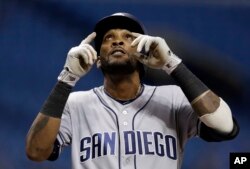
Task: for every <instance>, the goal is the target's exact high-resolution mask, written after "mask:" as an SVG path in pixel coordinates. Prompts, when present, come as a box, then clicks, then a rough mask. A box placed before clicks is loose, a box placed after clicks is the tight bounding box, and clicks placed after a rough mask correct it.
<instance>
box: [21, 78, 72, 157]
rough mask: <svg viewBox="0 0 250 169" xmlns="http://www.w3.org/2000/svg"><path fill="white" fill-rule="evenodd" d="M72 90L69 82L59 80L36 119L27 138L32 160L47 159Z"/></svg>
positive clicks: (29, 154) (28, 152) (28, 154)
mask: <svg viewBox="0 0 250 169" xmlns="http://www.w3.org/2000/svg"><path fill="white" fill-rule="evenodd" d="M71 90H72V87H71V86H69V85H68V84H66V83H63V82H58V83H57V84H56V85H55V87H54V88H53V90H52V91H51V93H50V95H49V97H48V98H47V100H46V101H45V103H44V105H43V106H42V109H41V111H40V113H39V114H38V115H37V117H36V119H35V120H34V122H33V124H32V126H31V128H30V131H29V132H28V135H27V138H26V153H27V156H28V157H29V158H30V159H31V160H35V161H41V160H46V159H47V158H48V157H49V155H50V154H51V152H52V150H53V145H54V142H55V139H56V136H57V133H58V131H59V127H60V122H61V116H62V114H63V110H64V107H65V104H66V102H67V99H68V97H69V94H70V92H71Z"/></svg>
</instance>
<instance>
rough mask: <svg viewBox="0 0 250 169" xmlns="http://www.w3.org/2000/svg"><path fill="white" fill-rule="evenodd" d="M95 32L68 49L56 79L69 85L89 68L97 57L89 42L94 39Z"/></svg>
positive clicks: (72, 84)
mask: <svg viewBox="0 0 250 169" xmlns="http://www.w3.org/2000/svg"><path fill="white" fill-rule="evenodd" d="M95 37H96V33H95V32H93V33H91V34H90V35H88V36H87V37H86V38H85V39H84V40H83V41H82V42H81V44H80V45H79V46H76V47H73V48H71V49H70V50H69V52H68V55H67V59H66V62H65V65H64V69H63V70H62V72H61V73H60V75H59V76H58V80H59V81H62V82H65V83H67V84H69V85H71V86H75V84H76V82H77V81H78V80H79V79H80V78H81V77H82V76H84V75H85V74H86V73H88V71H89V70H90V69H91V67H92V65H93V64H94V63H95V61H96V59H97V53H96V51H95V49H94V48H93V47H92V46H91V45H90V43H91V42H92V41H93V40H94V39H95Z"/></svg>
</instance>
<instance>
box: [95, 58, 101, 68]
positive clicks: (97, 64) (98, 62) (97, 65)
mask: <svg viewBox="0 0 250 169" xmlns="http://www.w3.org/2000/svg"><path fill="white" fill-rule="evenodd" d="M96 67H97V68H98V69H99V68H100V67H101V59H100V56H98V57H97V60H96Z"/></svg>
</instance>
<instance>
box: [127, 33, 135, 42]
mask: <svg viewBox="0 0 250 169" xmlns="http://www.w3.org/2000/svg"><path fill="white" fill-rule="evenodd" d="M125 38H126V39H127V40H129V41H133V40H134V36H133V35H131V34H126V35H125Z"/></svg>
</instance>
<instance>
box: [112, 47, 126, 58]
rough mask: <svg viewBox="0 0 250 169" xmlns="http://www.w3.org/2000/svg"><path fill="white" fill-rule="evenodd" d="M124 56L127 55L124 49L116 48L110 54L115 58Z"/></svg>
mask: <svg viewBox="0 0 250 169" xmlns="http://www.w3.org/2000/svg"><path fill="white" fill-rule="evenodd" d="M124 54H126V52H125V51H124V49H122V48H115V49H113V50H112V51H111V52H110V55H113V56H121V55H124Z"/></svg>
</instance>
